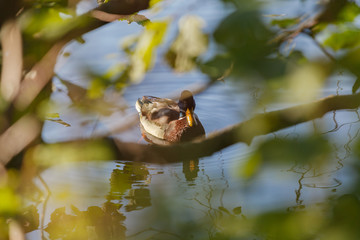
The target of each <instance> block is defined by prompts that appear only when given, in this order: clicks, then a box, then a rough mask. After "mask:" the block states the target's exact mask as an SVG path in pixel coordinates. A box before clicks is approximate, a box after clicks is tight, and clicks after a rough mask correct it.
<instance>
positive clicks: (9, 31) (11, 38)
mask: <svg viewBox="0 0 360 240" xmlns="http://www.w3.org/2000/svg"><path fill="white" fill-rule="evenodd" d="M1 46H2V51H3V53H2V69H1V94H2V96H3V97H4V99H5V100H7V101H12V100H13V99H14V97H15V96H16V95H17V93H18V91H19V88H20V81H21V77H22V68H23V59H22V39H21V32H20V28H19V26H18V25H17V23H16V21H15V20H8V21H6V22H5V23H4V25H3V26H2V28H1Z"/></svg>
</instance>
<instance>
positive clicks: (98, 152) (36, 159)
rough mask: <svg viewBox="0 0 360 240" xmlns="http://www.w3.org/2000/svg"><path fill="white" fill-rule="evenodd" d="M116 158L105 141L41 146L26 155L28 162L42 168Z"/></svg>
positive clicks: (31, 149)
mask: <svg viewBox="0 0 360 240" xmlns="http://www.w3.org/2000/svg"><path fill="white" fill-rule="evenodd" d="M115 156H116V154H115V152H114V150H113V149H112V148H111V146H109V144H108V142H107V141H105V140H103V141H101V140H94V141H84V142H81V141H76V142H67V143H57V144H52V145H48V144H39V145H35V146H34V147H32V148H30V149H29V150H28V151H27V152H26V153H25V159H26V161H29V162H33V163H34V164H35V165H36V166H41V167H49V166H52V165H54V164H61V163H69V162H77V161H89V160H112V159H116V157H115Z"/></svg>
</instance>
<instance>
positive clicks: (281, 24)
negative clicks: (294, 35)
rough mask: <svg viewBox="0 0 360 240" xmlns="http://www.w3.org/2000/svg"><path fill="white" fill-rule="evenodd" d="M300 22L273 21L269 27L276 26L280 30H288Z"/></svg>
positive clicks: (294, 20) (288, 19)
mask: <svg viewBox="0 0 360 240" xmlns="http://www.w3.org/2000/svg"><path fill="white" fill-rule="evenodd" d="M299 22H300V19H299V18H283V19H273V20H272V21H271V25H275V26H278V27H280V28H289V27H291V26H293V25H295V24H298V23H299Z"/></svg>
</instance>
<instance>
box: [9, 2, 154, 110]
mask: <svg viewBox="0 0 360 240" xmlns="http://www.w3.org/2000/svg"><path fill="white" fill-rule="evenodd" d="M130 2H131V4H130ZM145 2H147V3H148V1H143V0H142V1H120V0H112V1H109V2H107V3H104V4H102V5H101V6H100V7H98V8H96V11H93V12H90V13H87V14H84V15H82V16H79V17H78V18H77V19H76V20H75V21H74V25H75V26H74V28H73V29H72V30H70V31H68V32H67V33H66V34H64V35H63V36H62V37H61V38H60V39H57V40H54V45H53V47H52V48H51V49H50V50H49V51H48V52H47V53H46V55H45V56H44V57H43V58H42V59H41V60H40V61H39V62H38V63H37V64H35V65H34V67H33V68H32V69H31V70H30V71H29V72H28V73H27V74H26V75H25V77H24V80H23V82H22V84H21V86H20V91H19V94H18V96H17V98H16V103H15V105H16V106H17V107H18V108H20V109H24V108H26V107H27V106H28V105H29V104H30V103H31V102H32V101H33V100H34V98H35V97H36V96H37V95H38V93H39V92H40V91H41V89H43V87H44V86H45V85H46V84H47V83H48V82H49V80H50V79H51V77H52V76H53V75H54V66H55V63H56V58H57V55H58V53H59V52H60V50H61V49H62V48H63V47H64V45H65V44H67V43H68V42H69V41H71V40H72V39H74V38H76V37H79V36H81V35H83V34H85V33H87V32H89V31H92V30H94V29H96V28H98V27H101V26H102V25H104V24H106V23H107V22H109V21H115V20H118V19H119V18H117V17H120V18H126V17H125V16H124V14H133V13H135V12H136V11H140V10H143V9H146V8H147V7H148V4H145ZM138 3H141V4H139V5H137V4H138ZM120 5H121V6H122V7H120ZM104 9H105V10H106V11H108V10H109V9H112V10H111V11H110V12H111V13H113V14H110V18H108V19H102V18H105V17H106V16H109V14H107V13H106V12H101V11H105V10H104ZM114 16H115V17H114ZM97 18H99V19H97ZM141 19H143V18H141ZM103 20H104V21H103ZM135 21H137V20H136V19H135ZM139 21H140V20H139ZM84 22H85V23H86V24H83V23H84Z"/></svg>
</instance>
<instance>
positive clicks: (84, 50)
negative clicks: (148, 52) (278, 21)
mask: <svg viewBox="0 0 360 240" xmlns="http://www.w3.org/2000/svg"><path fill="white" fill-rule="evenodd" d="M293 2H294V1H291V2H289V3H288V4H289V5H290V6H291V7H294V5H293ZM283 3H284V2H281V4H283ZM272 4H274V5H270V6H271V7H268V8H266V9H265V10H264V12H265V13H276V14H279V13H281V12H287V13H288V14H293V11H295V9H298V7H295V8H294V10H291V9H290V10H289V8H285V7H284V8H282V10H281V9H280V10H279V8H276V7H274V6H276V4H275V3H272ZM297 4H300V5H301V3H300V1H299V2H298V3H297ZM170 5H171V7H169V6H170ZM201 5H202V6H205V7H202V6H199V4H198V3H197V2H196V1H187V2H186V4H185V3H184V2H183V1H169V2H167V3H166V5H165V6H166V7H169V10H168V11H163V12H160V13H153V12H147V11H144V14H145V15H146V14H148V15H149V16H153V17H154V18H155V19H157V18H159V19H161V18H163V17H164V16H166V15H170V16H174V18H175V19H178V18H179V17H181V16H182V15H183V14H184V13H187V14H198V15H200V16H201V17H203V18H204V19H205V20H206V23H207V27H206V28H205V29H206V31H209V32H210V31H211V29H213V28H215V27H216V25H217V23H218V22H219V21H220V19H221V17H222V16H223V14H222V13H225V12H226V11H218V9H219V7H220V6H221V5H219V3H218V2H217V1H214V0H207V1H206V4H205V3H202V4H201ZM285 5H286V4H285ZM296 6H298V5H296ZM275 9H277V10H276V12H274V11H275ZM279 11H280V12H279ZM219 12H221V13H219ZM295 12H296V11H295ZM141 30H142V27H141V26H139V25H137V24H136V23H132V24H127V23H125V22H114V23H110V24H108V25H106V26H104V27H102V28H100V29H98V30H96V31H93V32H91V33H88V34H86V35H85V36H84V39H85V41H86V43H85V44H80V43H77V42H72V43H70V44H68V45H67V47H66V48H65V49H64V50H63V52H67V53H70V56H69V57H64V56H60V57H59V60H58V63H57V66H56V73H57V74H58V75H59V77H60V78H62V79H65V80H68V81H69V82H71V83H73V84H77V85H79V86H81V87H83V88H86V87H87V86H88V81H87V78H88V77H87V75H86V73H84V71H82V69H84V67H85V68H88V69H92V71H96V72H105V71H106V70H107V69H108V68H109V67H111V66H112V65H114V64H116V62H117V61H123V60H124V57H125V55H124V53H123V52H121V51H120V47H119V46H120V42H121V41H122V39H123V38H124V37H126V36H128V35H131V34H136V33H139V32H140V31H141ZM175 30H176V26H173V27H172V28H171V30H170V31H171V32H174V31H175ZM299 41H300V42H301V41H302V40H301V39H300V40H299ZM297 47H299V48H304V46H303V45H302V44H301V43H300V46H297ZM312 47H314V46H312ZM312 47H309V48H312ZM314 48H315V47H314ZM160 52H161V49H160ZM312 54H314V52H312ZM318 56H319V55H317V57H318ZM351 81H352V78H351V77H348V76H342V75H336V76H334V77H333V79H331V81H330V83H329V85H328V86H327V87H326V88H325V89H323V92H321V93H320V95H324V96H327V95H329V94H336V93H339V94H347V93H349V92H350V91H351ZM206 82H207V77H206V76H205V75H203V74H201V73H200V72H197V71H193V72H190V73H185V74H176V73H173V72H172V71H171V69H170V68H169V67H167V66H166V64H165V63H164V62H163V61H162V59H159V58H158V59H157V61H156V64H155V66H154V68H153V69H152V70H151V71H150V72H149V73H148V74H147V75H146V77H145V79H144V81H143V82H141V83H140V84H137V85H132V86H129V87H127V88H126V90H125V92H124V95H123V97H121V96H118V95H116V94H113V93H108V94H109V96H108V98H109V99H110V100H111V101H113V102H114V104H115V109H119V110H118V111H114V112H110V113H108V114H99V113H98V112H96V111H94V112H92V113H84V112H81V111H79V110H78V109H77V108H76V107H74V106H73V105H72V103H71V101H70V99H69V96H68V95H67V90H66V87H65V86H64V85H63V84H62V83H61V82H60V81H59V79H58V78H56V77H55V78H54V84H55V86H56V87H57V91H55V92H54V93H53V95H52V99H53V100H54V101H55V102H57V103H58V108H57V112H59V113H60V117H61V119H62V120H63V121H64V122H66V123H69V124H70V125H71V127H65V126H64V125H61V124H59V123H55V122H50V121H47V122H45V125H44V129H43V132H42V136H43V139H44V140H45V141H46V142H49V143H50V142H58V141H67V140H71V139H76V138H89V137H91V136H93V135H96V134H97V133H103V132H107V131H110V130H111V129H114V128H117V127H118V125H121V124H123V123H126V122H127V121H128V119H133V118H132V117H134V116H136V112H135V108H134V103H135V101H136V99H137V98H138V97H141V96H143V95H154V96H159V97H167V96H169V95H173V94H174V93H175V94H178V93H180V92H181V90H182V89H184V88H188V87H189V86H194V83H196V84H200V85H201V84H203V83H206ZM257 93H258V89H256V88H251V87H249V86H248V85H247V84H240V83H234V82H231V81H225V82H219V83H217V84H215V85H213V86H211V87H210V88H208V89H206V90H205V91H204V92H202V93H200V94H198V95H197V96H196V97H195V100H196V102H197V109H196V113H197V114H198V116H199V118H200V119H201V121H202V124H203V126H204V128H205V130H206V132H207V133H210V132H213V131H216V130H219V129H222V128H224V127H227V126H229V125H232V124H235V123H237V122H240V121H243V120H246V119H248V118H250V117H251V116H252V114H253V113H252V112H251V109H252V107H253V106H255V105H256V104H257V101H258V98H257V96H258V94H257ZM110 95H111V96H110ZM112 97H113V98H112ZM288 105H292V104H288V103H281V102H280V103H277V104H273V105H269V106H266V110H267V111H269V110H272V109H281V108H283V107H286V106H288ZM259 112H261V111H259ZM357 124H359V116H358V114H357V112H355V111H339V112H336V113H334V114H333V113H328V114H326V116H325V117H324V118H322V119H318V120H315V121H313V122H309V123H303V124H300V125H297V126H295V127H292V128H289V129H285V130H282V131H279V132H277V133H274V134H270V135H269V136H265V137H258V138H256V139H255V140H254V142H253V143H252V145H251V146H247V145H245V144H235V145H233V146H230V147H228V148H226V149H223V150H221V151H220V152H217V153H215V154H213V155H212V156H209V157H205V158H201V159H194V160H191V161H186V162H182V163H174V164H166V165H156V164H148V163H133V162H128V161H122V160H121V159H117V160H114V161H108V162H78V163H67V164H59V165H55V166H53V167H50V168H48V169H46V170H44V171H42V172H41V174H40V177H39V178H36V179H34V181H35V184H36V185H37V187H38V188H39V189H40V191H41V192H42V194H43V201H41V202H40V203H38V204H37V209H38V212H39V213H40V215H41V216H43V219H42V220H41V221H40V227H39V229H38V230H35V231H32V232H30V233H28V234H27V237H28V238H29V239H39V237H40V236H44V237H45V238H49V239H54V238H56V236H58V237H59V236H60V237H62V238H66V236H71V234H74V233H77V232H79V234H80V233H81V231H80V228H83V227H84V226H86V231H85V232H86V234H89V235H91V234H95V235H96V234H99V232H97V231H98V230H99V229H106V227H105V228H101V227H99V226H100V225H99V224H100V223H94V222H92V223H91V224H90V223H86V222H85V223H82V224H83V225H81V224H80V225H81V226H82V227H81V226H80V225H79V226H78V225H76V224H75V223H77V224H79V222H81V221H85V220H84V219H89V218H90V219H93V218H95V219H103V221H104V223H106V224H108V225H109V226H111V227H112V232H113V233H114V234H115V235H114V236H118V237H119V238H122V237H124V236H128V237H129V238H130V239H131V238H135V239H144V238H146V237H155V236H156V237H158V238H164V239H168V237H169V238H171V237H174V236H173V235H172V234H173V233H174V232H175V233H176V232H177V231H178V229H179V226H182V225H184V224H186V223H187V222H189V221H190V222H191V221H203V220H204V219H215V220H216V218H217V217H218V216H219V209H222V210H220V211H225V210H227V211H229V212H236V211H237V212H239V209H241V213H238V214H240V215H242V216H252V215H254V214H257V213H261V212H263V211H266V210H271V209H295V208H297V207H301V206H307V205H308V204H312V203H318V202H321V201H322V200H323V199H324V198H326V197H327V196H329V195H331V194H333V193H335V192H337V193H341V192H345V191H346V189H347V188H349V187H350V186H351V176H352V171H353V170H352V169H351V165H349V164H348V162H349V160H350V159H349V158H350V157H349V143H350V142H351V141H352V139H353V138H354V137H355V136H356V135H358V133H356V132H354V131H352V129H356V128H355V127H354V126H355V125H357ZM314 126H317V128H318V129H320V130H321V132H322V133H326V132H328V133H326V135H327V136H329V137H330V139H331V144H332V146H333V147H334V148H335V149H336V154H337V156H335V157H334V161H333V163H332V164H330V165H329V167H328V169H327V170H328V171H327V172H320V173H315V172H311V171H309V169H306V168H298V167H296V166H293V165H292V164H289V165H280V166H271V167H267V168H265V169H264V170H263V171H261V172H260V174H259V175H258V176H257V177H256V178H255V179H254V180H252V181H251V182H248V181H244V179H242V178H240V177H239V171H240V169H241V168H242V167H243V166H244V164H245V163H246V161H247V159H248V157H249V156H250V155H251V153H252V152H253V147H254V146H257V145H258V144H260V142H261V141H262V140H263V139H265V138H276V137H278V136H286V137H288V138H292V137H297V136H300V135H304V134H306V133H307V132H311V131H313V129H314ZM332 130H334V131H332ZM115 137H117V138H119V139H122V140H124V141H128V142H140V143H144V144H145V141H144V140H142V139H141V134H140V130H139V128H138V126H137V125H136V124H135V125H134V126H133V127H132V128H130V129H128V130H127V131H125V132H121V133H116V134H115ZM63 207H65V209H63V210H62V208H63ZM224 209H225V210H224ZM54 212H55V213H56V212H57V215H56V214H55V213H54ZM56 216H57V217H58V218H56ZM85 216H86V217H85ZM109 219H111V220H109ZM164 219H165V222H164ZM62 222H69V223H74V224H70V226H67V225H66V226H64V229H62V228H61V227H58V229H57V230H56V227H54V226H55V225H56V224H57V225H58V226H61V224H62ZM101 226H102V225H101ZM65 227H66V228H65ZM103 227H104V226H103ZM71 229H73V233H71V234H70V233H69V232H67V231H70V230H71ZM114 229H115V230H114ZM82 231H83V230H82ZM199 231H200V232H201V230H200V229H199ZM212 231H213V229H212V227H211V225H209V226H208V227H204V228H203V229H202V233H201V234H203V235H204V236H209V234H210V235H211V232H212ZM56 234H57V235H56ZM66 234H68V235H66ZM116 234H117V235H116ZM104 236H107V235H106V234H105V235H104ZM109 239H110V238H109Z"/></svg>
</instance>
